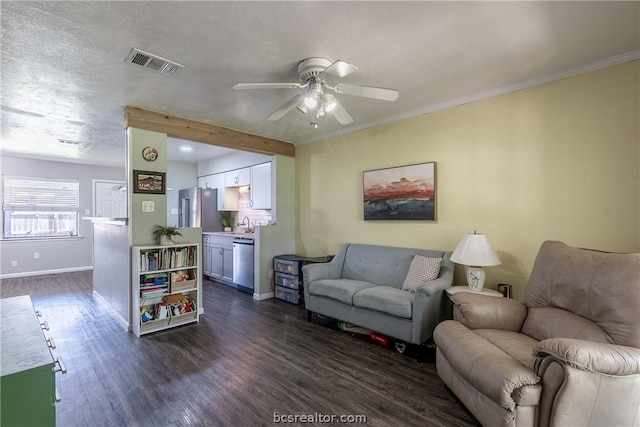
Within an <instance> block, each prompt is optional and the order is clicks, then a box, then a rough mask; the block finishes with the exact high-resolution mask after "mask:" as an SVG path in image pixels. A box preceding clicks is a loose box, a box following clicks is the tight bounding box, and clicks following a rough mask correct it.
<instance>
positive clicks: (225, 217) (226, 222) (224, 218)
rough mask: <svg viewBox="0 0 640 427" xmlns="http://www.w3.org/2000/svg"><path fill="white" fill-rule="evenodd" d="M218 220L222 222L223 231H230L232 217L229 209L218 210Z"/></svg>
mask: <svg viewBox="0 0 640 427" xmlns="http://www.w3.org/2000/svg"><path fill="white" fill-rule="evenodd" d="M220 220H221V222H222V226H223V227H224V231H232V230H233V229H232V228H231V227H233V217H232V215H231V212H230V211H222V212H220Z"/></svg>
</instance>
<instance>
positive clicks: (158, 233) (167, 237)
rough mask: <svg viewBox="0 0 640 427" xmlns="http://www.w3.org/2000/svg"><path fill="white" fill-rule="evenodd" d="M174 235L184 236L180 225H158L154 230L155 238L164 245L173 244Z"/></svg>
mask: <svg viewBox="0 0 640 427" xmlns="http://www.w3.org/2000/svg"><path fill="white" fill-rule="evenodd" d="M173 236H181V237H182V233H180V230H179V229H178V227H171V226H164V225H156V228H155V229H154V230H153V238H154V239H156V241H157V242H158V243H160V244H161V245H162V246H168V245H173V239H172V238H173Z"/></svg>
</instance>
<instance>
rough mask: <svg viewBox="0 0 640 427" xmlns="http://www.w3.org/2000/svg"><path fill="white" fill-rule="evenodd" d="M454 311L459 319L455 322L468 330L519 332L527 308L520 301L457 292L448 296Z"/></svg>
mask: <svg viewBox="0 0 640 427" xmlns="http://www.w3.org/2000/svg"><path fill="white" fill-rule="evenodd" d="M449 298H451V301H453V305H454V310H457V312H458V313H459V314H460V317H461V318H456V320H457V321H458V322H460V323H462V324H463V325H464V326H466V327H467V328H469V329H501V330H503V331H513V332H520V329H521V328H522V324H523V323H524V319H525V318H526V317H527V307H526V306H525V305H524V304H523V303H521V302H520V301H516V300H513V299H510V298H498V297H492V296H487V295H480V294H473V293H470V292H458V293H456V294H453V295H450V296H449Z"/></svg>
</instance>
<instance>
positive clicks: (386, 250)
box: [342, 243, 445, 289]
mask: <svg viewBox="0 0 640 427" xmlns="http://www.w3.org/2000/svg"><path fill="white" fill-rule="evenodd" d="M416 254H418V255H422V256H427V257H432V258H442V257H444V254H445V253H444V252H443V251H436V250H428V249H410V248H395V247H390V246H375V245H365V244H355V243H352V244H350V245H349V246H348V248H347V251H346V253H345V258H344V264H343V267H342V278H344V279H350V280H359V281H363V282H370V283H373V284H374V285H383V286H393V287H394V288H397V289H400V287H401V286H402V282H404V279H405V277H406V276H407V271H409V266H410V265H411V260H412V259H413V256H414V255H416Z"/></svg>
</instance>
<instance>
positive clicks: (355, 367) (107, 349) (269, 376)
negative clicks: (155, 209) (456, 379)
mask: <svg viewBox="0 0 640 427" xmlns="http://www.w3.org/2000/svg"><path fill="white" fill-rule="evenodd" d="M1 286H2V287H1V290H0V296H1V297H2V298H7V297H11V296H17V295H24V294H29V295H31V298H32V300H33V303H34V305H35V307H36V308H37V309H39V310H41V311H42V313H43V315H44V317H45V319H46V320H48V322H49V325H50V327H51V331H50V332H48V333H47V334H48V335H51V336H53V337H54V339H55V341H56V344H57V349H56V350H54V355H55V356H62V358H63V359H64V362H65V364H66V366H67V369H68V373H67V374H66V375H59V374H57V378H56V381H57V386H58V390H59V391H60V395H61V397H62V401H61V402H60V403H58V404H57V405H56V410H57V424H58V426H63V427H67V426H69V427H75V426H78V427H80V426H154V427H155V426H261V425H275V424H276V423H275V422H274V414H277V415H280V416H281V415H289V414H291V415H294V414H299V415H301V414H310V415H313V414H316V413H319V414H323V415H327V416H330V415H337V416H340V415H364V416H366V423H362V424H360V425H367V426H474V425H476V422H475V421H474V419H473V418H472V417H471V416H470V415H469V414H468V412H467V411H466V410H465V409H464V407H463V406H462V405H461V404H460V403H459V402H458V401H457V400H456V399H455V397H454V396H453V395H452V394H451V393H450V392H449V391H448V390H447V389H446V387H445V385H444V383H443V382H442V381H441V380H440V379H439V378H438V375H437V373H436V370H435V363H434V362H433V360H432V359H429V358H427V361H426V362H424V363H418V362H417V361H416V359H415V357H412V354H411V353H412V351H415V349H411V350H410V351H408V352H407V353H405V354H400V353H398V352H396V351H395V350H393V349H391V348H384V347H381V346H380V345H377V344H374V343H372V342H370V341H368V340H366V339H363V338H361V337H357V336H353V335H351V334H349V333H345V332H342V331H338V330H335V329H333V328H331V327H329V326H328V325H327V324H323V322H322V321H321V320H318V319H316V318H315V317H314V319H313V320H312V322H310V323H309V322H307V320H306V311H305V310H304V308H303V307H300V306H295V305H291V304H288V303H286V302H282V301H279V300H266V301H261V302H257V301H254V300H253V299H251V296H250V295H248V294H244V293H241V292H238V291H236V290H234V289H231V288H228V287H226V286H224V285H220V284H217V283H214V282H210V281H205V284H204V310H205V314H204V315H203V316H201V321H200V323H199V324H195V325H187V326H183V327H179V328H177V329H172V330H168V331H163V332H159V333H155V334H151V335H147V336H144V337H143V338H136V337H135V336H134V335H133V334H132V333H127V332H126V331H125V330H124V329H123V328H122V326H120V325H119V324H118V323H117V321H116V320H115V319H114V318H113V317H112V316H111V315H110V313H109V311H108V310H107V309H106V308H105V307H104V306H103V305H102V304H101V303H100V302H99V301H98V300H97V299H96V298H94V296H93V294H92V285H91V272H78V273H67V274H58V275H47V276H35V277H28V278H19V279H8V280H3V282H2V285H1ZM414 355H415V354H414ZM325 420H326V419H323V420H320V421H325ZM346 424H347V423H341V422H340V421H339V420H337V419H336V420H335V421H334V422H317V423H306V424H303V423H295V424H294V425H323V426H326V425H346Z"/></svg>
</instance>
